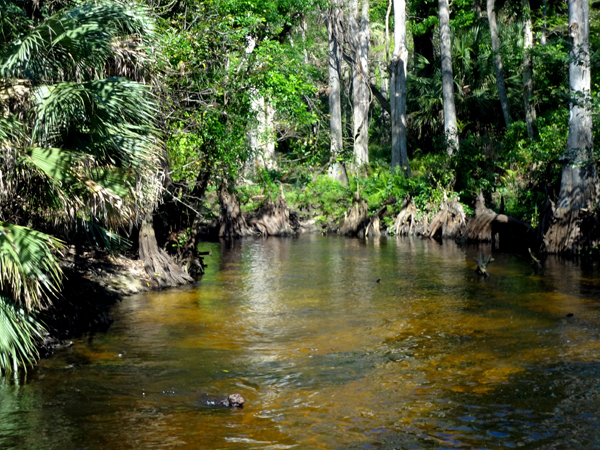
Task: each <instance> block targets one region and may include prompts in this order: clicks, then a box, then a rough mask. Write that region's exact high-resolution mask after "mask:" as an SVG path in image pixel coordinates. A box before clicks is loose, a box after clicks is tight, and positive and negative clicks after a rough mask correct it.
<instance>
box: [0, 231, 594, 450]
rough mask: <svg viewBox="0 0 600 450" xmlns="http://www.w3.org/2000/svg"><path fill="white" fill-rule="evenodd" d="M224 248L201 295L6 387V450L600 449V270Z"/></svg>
mask: <svg viewBox="0 0 600 450" xmlns="http://www.w3.org/2000/svg"><path fill="white" fill-rule="evenodd" d="M205 247H206V248H205V250H211V251H212V254H213V256H212V257H211V258H208V259H207V262H208V263H209V268H208V271H207V274H206V275H205V276H204V278H203V279H202V281H201V282H200V283H198V284H197V285H196V286H189V287H185V288H180V289H173V290H168V291H164V292H151V293H146V294H141V295H136V296H132V297H130V298H128V299H126V300H125V301H123V302H122V303H121V304H120V305H118V306H117V307H116V308H115V310H114V312H113V314H114V316H115V318H116V320H115V323H114V325H113V326H112V328H111V329H110V330H109V331H108V332H107V333H105V334H98V335H95V336H90V337H87V338H85V339H82V340H79V341H76V342H75V344H74V345H73V346H72V347H71V348H69V349H65V350H62V351H61V352H59V354H57V355H56V356H55V357H53V358H51V359H48V360H44V361H42V362H41V363H40V364H39V366H38V367H37V368H36V369H35V370H33V371H31V372H30V373H29V374H28V375H27V379H26V380H23V379H21V380H16V381H15V380H4V381H3V382H2V385H1V386H0V448H8V449H21V448H32V449H37V448H39V449H84V448H87V449H105V448H110V449H111V450H118V449H146V448H157V449H163V448H164V449H171V448H173V449H199V448H201V449H224V448H231V449H241V448H247V449H287V448H302V449H348V448H388V449H413V448H414V449H421V448H490V449H491V448H497V449H500V448H510V447H521V448H540V449H547V448H557V449H559V448H597V447H600V430H599V428H598V427H599V425H600V420H599V414H600V401H599V398H598V397H599V396H598V392H599V384H600V377H599V375H600V363H599V362H598V355H600V303H599V302H598V300H599V299H600V295H599V294H600V282H599V281H598V280H600V276H599V275H600V273H598V271H597V269H594V268H593V267H592V268H591V269H586V270H584V269H582V268H581V267H579V266H578V265H576V264H573V263H567V262H563V261H560V260H559V259H554V258H551V259H548V260H547V261H546V269H545V271H544V272H543V273H542V274H538V275H536V274H534V273H533V271H532V270H531V268H530V267H529V265H528V261H527V259H526V258H524V257H520V256H515V255H503V254H495V255H494V258H495V262H494V263H493V264H492V265H490V272H491V273H492V276H491V277H490V278H487V279H483V278H480V277H478V276H477V275H476V274H475V271H474V268H475V263H474V262H473V260H472V257H473V256H475V255H477V254H478V253H479V252H480V251H484V252H485V254H486V255H487V254H488V253H489V252H490V249H489V248H486V247H481V248H471V247H463V248H460V247H457V246H456V245H454V244H453V243H445V244H444V245H439V244H437V243H435V242H428V241H421V240H412V239H405V240H402V239H398V240H396V239H386V238H378V239H375V240H370V241H360V240H355V239H343V238H331V237H330V238H324V237H321V236H307V237H301V238H298V239H267V240H263V239H248V240H244V241H238V242H234V243H233V244H232V245H229V246H228V245H226V244H222V245H221V244H205ZM378 279H381V281H380V282H379V283H378V282H377V280H378ZM567 314H573V316H572V317H567ZM234 392H238V393H240V394H241V395H242V396H243V397H244V398H245V399H246V405H245V407H244V408H243V409H225V408H215V407H210V406H208V405H205V404H203V403H201V402H200V401H199V399H201V398H202V395H200V394H201V393H208V394H229V393H234Z"/></svg>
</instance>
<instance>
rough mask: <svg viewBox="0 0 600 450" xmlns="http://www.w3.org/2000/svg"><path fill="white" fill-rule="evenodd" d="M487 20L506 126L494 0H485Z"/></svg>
mask: <svg viewBox="0 0 600 450" xmlns="http://www.w3.org/2000/svg"><path fill="white" fill-rule="evenodd" d="M487 14H488V22H489V24H490V34H491V35H492V50H493V51H494V67H495V68H496V85H497V86H498V96H499V97H500V106H502V114H503V115H504V123H505V124H506V126H509V125H510V124H511V122H512V121H511V119H510V106H509V104H508V95H507V94H506V84H505V83H504V73H503V72H502V56H501V55H500V38H499V37H498V24H497V23H496V12H495V11H494V0H487Z"/></svg>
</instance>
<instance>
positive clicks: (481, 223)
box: [459, 192, 533, 248]
mask: <svg viewBox="0 0 600 450" xmlns="http://www.w3.org/2000/svg"><path fill="white" fill-rule="evenodd" d="M532 231H533V229H532V228H531V225H529V224H528V223H527V222H524V221H522V220H519V219H515V218H514V217H510V216H507V215H505V214H498V213H496V212H494V211H493V210H491V209H489V208H487V207H486V206H485V200H484V199H483V194H482V193H481V192H479V196H478V197H477V203H476V204H475V216H474V217H473V218H472V219H471V220H469V222H468V223H467V227H466V229H465V231H464V233H463V234H462V236H460V238H459V241H461V242H463V243H464V242H493V243H494V246H495V247H496V248H498V247H499V245H500V243H501V241H502V244H503V245H504V244H505V243H506V244H507V245H509V244H510V245H518V244H523V243H524V242H525V241H526V240H527V237H528V234H530V233H531V232H532ZM529 237H533V236H529Z"/></svg>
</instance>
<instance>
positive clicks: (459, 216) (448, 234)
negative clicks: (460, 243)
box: [423, 193, 467, 240]
mask: <svg viewBox="0 0 600 450" xmlns="http://www.w3.org/2000/svg"><path fill="white" fill-rule="evenodd" d="M466 225H467V222H466V216H465V212H464V210H463V207H462V205H461V204H460V202H459V201H458V200H448V198H447V197H446V193H444V200H443V202H442V204H441V205H440V209H439V211H438V212H437V214H436V215H435V217H434V218H433V219H432V221H431V224H430V225H429V228H428V229H427V232H426V233H425V234H424V235H423V237H425V238H429V239H437V240H441V239H455V238H457V237H458V236H460V235H461V234H462V233H463V232H464V229H465V227H466Z"/></svg>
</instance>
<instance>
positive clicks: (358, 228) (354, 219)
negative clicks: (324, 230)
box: [339, 192, 369, 237]
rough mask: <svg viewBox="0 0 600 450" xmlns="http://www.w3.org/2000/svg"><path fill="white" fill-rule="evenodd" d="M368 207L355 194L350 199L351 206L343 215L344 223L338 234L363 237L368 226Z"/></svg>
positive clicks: (357, 194) (358, 195)
mask: <svg viewBox="0 0 600 450" xmlns="http://www.w3.org/2000/svg"><path fill="white" fill-rule="evenodd" d="M368 213H369V207H368V205H367V202H366V201H364V200H363V199H362V198H361V197H360V194H359V193H358V192H357V193H356V194H354V198H353V199H352V206H351V207H350V209H349V210H348V212H347V213H346V214H345V215H344V223H343V224H342V226H341V227H340V231H339V233H340V234H342V235H344V236H358V237H364V236H365V230H366V228H367V225H368V224H369V217H368Z"/></svg>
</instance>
